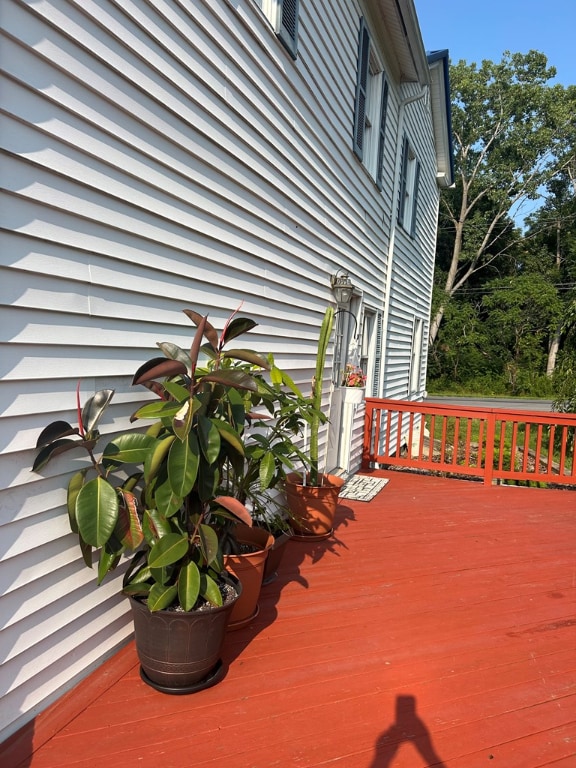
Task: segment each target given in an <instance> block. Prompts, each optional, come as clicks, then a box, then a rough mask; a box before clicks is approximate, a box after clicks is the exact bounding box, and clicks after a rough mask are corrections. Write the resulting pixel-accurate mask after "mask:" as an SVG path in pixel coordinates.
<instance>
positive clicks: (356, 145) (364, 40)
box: [352, 17, 370, 160]
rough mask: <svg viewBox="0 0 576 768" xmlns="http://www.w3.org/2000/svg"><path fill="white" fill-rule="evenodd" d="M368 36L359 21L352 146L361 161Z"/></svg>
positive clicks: (368, 53) (362, 21)
mask: <svg viewBox="0 0 576 768" xmlns="http://www.w3.org/2000/svg"><path fill="white" fill-rule="evenodd" d="M369 56H370V35H369V33H368V28H367V26H366V23H365V21H364V17H362V18H361V19H360V33H359V42H358V69H357V72H356V78H357V79H356V103H355V105H354V136H353V137H352V146H353V149H354V154H355V155H356V156H357V157H358V158H359V159H360V160H362V156H363V150H364V128H365V122H366V86H367V84H368V66H369V63H370V59H369Z"/></svg>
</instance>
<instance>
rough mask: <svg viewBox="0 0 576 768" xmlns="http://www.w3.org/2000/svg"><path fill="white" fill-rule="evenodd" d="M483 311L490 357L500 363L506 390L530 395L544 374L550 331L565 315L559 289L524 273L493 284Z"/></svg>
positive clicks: (542, 277)
mask: <svg viewBox="0 0 576 768" xmlns="http://www.w3.org/2000/svg"><path fill="white" fill-rule="evenodd" d="M482 311H483V313H484V314H485V322H484V330H485V332H486V335H487V337H488V338H489V339H490V347H489V357H490V358H491V359H495V358H496V359H498V360H499V365H500V366H501V373H502V374H503V375H504V377H505V381H506V388H507V390H508V391H509V392H511V393H512V394H524V393H527V392H530V391H531V389H532V386H533V383H534V379H535V378H536V377H537V375H538V373H543V371H544V366H545V361H546V353H547V344H548V338H549V335H550V330H551V329H552V328H554V327H555V326H556V324H557V322H558V319H559V317H560V316H561V312H562V302H561V301H560V299H559V296H558V293H557V290H556V287H555V286H554V284H553V283H552V282H551V281H550V280H549V278H548V276H547V275H546V274H544V273H542V272H541V271H532V272H530V271H527V270H524V271H522V272H521V273H520V274H518V275H517V276H516V277H513V278H505V279H501V280H494V281H492V282H491V283H490V292H487V293H486V295H485V296H484V297H483V299H482Z"/></svg>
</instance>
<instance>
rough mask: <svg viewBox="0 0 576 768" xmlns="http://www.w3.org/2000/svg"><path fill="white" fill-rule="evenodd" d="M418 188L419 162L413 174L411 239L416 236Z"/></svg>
mask: <svg viewBox="0 0 576 768" xmlns="http://www.w3.org/2000/svg"><path fill="white" fill-rule="evenodd" d="M419 186H420V161H418V162H417V164H416V172H415V173H414V199H413V200H412V221H411V222H410V234H411V236H412V237H414V235H415V234H416V212H417V210H418V187H419Z"/></svg>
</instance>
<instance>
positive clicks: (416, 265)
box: [383, 86, 439, 399]
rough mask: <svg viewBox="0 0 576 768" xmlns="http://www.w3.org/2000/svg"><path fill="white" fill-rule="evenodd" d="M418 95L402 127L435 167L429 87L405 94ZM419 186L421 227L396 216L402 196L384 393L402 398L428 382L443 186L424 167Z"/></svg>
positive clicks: (418, 221) (418, 220) (426, 165)
mask: <svg viewBox="0 0 576 768" xmlns="http://www.w3.org/2000/svg"><path fill="white" fill-rule="evenodd" d="M414 97H416V98H415V99H414V100H413V101H408V103H406V105H405V106H404V107H403V111H404V114H403V118H402V121H401V123H400V129H401V132H402V133H403V134H404V133H405V134H406V136H407V137H408V140H409V141H410V143H411V145H412V146H413V148H414V150H415V153H416V157H417V158H418V160H419V161H420V162H421V164H422V169H426V168H427V169H430V168H433V167H434V162H435V160H434V157H435V148H434V142H433V135H432V118H431V114H430V108H429V94H428V90H427V89H424V90H423V91H422V90H421V89H419V88H418V87H416V86H405V87H404V98H405V99H407V100H409V99H411V98H414ZM418 97H419V98H418ZM400 140H401V139H400ZM400 140H399V141H400ZM418 186H419V188H418V199H417V217H416V228H415V232H414V235H413V236H411V235H410V234H409V233H407V232H406V231H405V230H404V229H403V228H402V227H401V226H399V225H398V224H397V222H396V216H397V212H398V201H397V200H396V202H395V209H394V217H395V218H394V227H395V228H394V238H393V245H392V262H391V263H392V269H391V273H390V291H389V295H388V297H387V314H386V317H387V325H386V329H385V338H386V349H385V361H384V372H383V386H384V391H383V395H384V396H385V397H393V398H399V399H406V398H408V397H409V398H411V399H417V398H419V397H422V395H423V393H424V390H425V385H426V353H427V346H428V343H427V341H428V331H429V325H430V308H431V299H432V293H431V286H432V281H433V276H434V258H435V253H436V231H437V215H438V205H439V190H438V186H437V184H436V179H435V177H434V175H433V174H431V173H430V172H424V170H423V171H422V173H421V174H420V179H419V185H418ZM415 318H419V319H420V320H421V321H422V322H423V345H422V354H421V357H420V360H419V373H418V388H417V391H415V392H411V391H410V365H411V353H412V342H413V335H412V334H413V328H414V320H415Z"/></svg>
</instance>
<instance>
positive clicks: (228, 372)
mask: <svg viewBox="0 0 576 768" xmlns="http://www.w3.org/2000/svg"><path fill="white" fill-rule="evenodd" d="M202 380H203V381H213V382H215V383H216V384H224V385H225V386H226V387H236V389H247V390H249V391H250V392H258V384H257V382H256V379H255V378H254V377H253V376H251V375H250V374H249V373H246V372H245V371H238V370H235V369H233V368H221V369H220V370H218V371H213V372H212V373H208V374H206V376H203V377H202Z"/></svg>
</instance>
